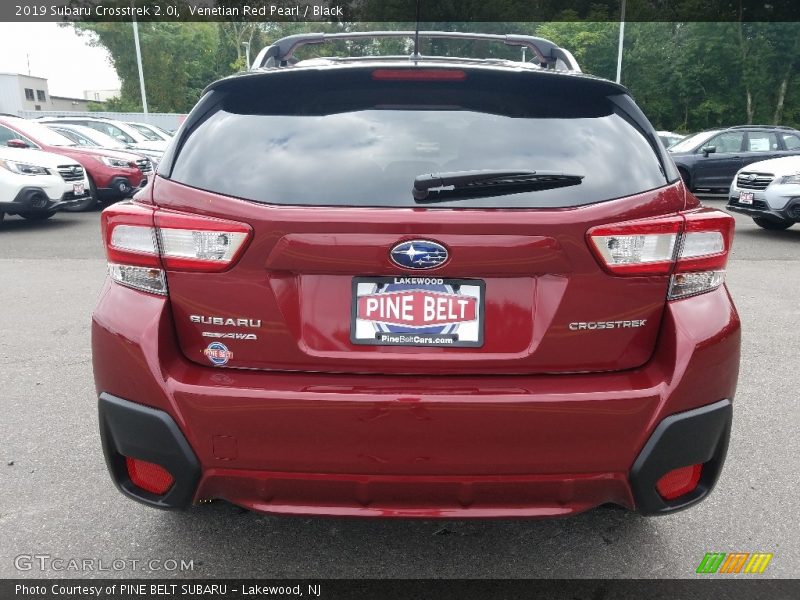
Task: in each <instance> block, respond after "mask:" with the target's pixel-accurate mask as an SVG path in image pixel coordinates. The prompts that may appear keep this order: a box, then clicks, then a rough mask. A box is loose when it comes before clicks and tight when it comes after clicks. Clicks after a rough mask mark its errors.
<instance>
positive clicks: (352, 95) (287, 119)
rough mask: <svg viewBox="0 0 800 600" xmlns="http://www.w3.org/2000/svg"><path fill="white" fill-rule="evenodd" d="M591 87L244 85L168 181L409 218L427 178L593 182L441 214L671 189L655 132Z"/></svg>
mask: <svg viewBox="0 0 800 600" xmlns="http://www.w3.org/2000/svg"><path fill="white" fill-rule="evenodd" d="M273 79H274V80H278V79H279V77H273ZM295 79H297V78H295ZM306 79H307V78H306ZM329 79H330V78H329ZM537 79H538V81H537ZM559 80H566V81H567V83H561V82H560V81H559ZM585 87H586V89H583V90H582V89H581V84H580V82H577V83H576V82H574V81H569V80H568V79H567V78H564V77H560V76H543V75H540V76H539V77H538V78H533V77H519V76H516V77H515V76H511V77H509V76H507V75H506V76H505V78H500V79H497V78H496V76H495V77H494V78H493V77H490V76H485V75H479V76H475V75H473V74H470V77H469V78H468V80H467V81H466V82H457V83H452V82H372V81H369V82H363V81H361V82H359V81H355V82H353V81H351V82H349V83H348V84H347V85H345V84H344V82H339V84H338V85H337V84H336V82H335V80H333V83H332V82H331V81H330V80H329V81H326V82H320V83H319V84H318V85H317V86H312V85H309V84H308V83H307V82H306V83H299V82H297V81H295V82H293V83H292V84H291V85H280V84H275V85H274V86H273V87H269V86H266V85H264V84H262V85H260V86H251V87H250V88H248V87H246V86H240V87H239V88H238V89H237V90H235V91H232V92H227V95H226V96H225V97H224V99H223V100H222V101H221V103H220V104H219V105H218V106H217V108H216V110H215V111H214V112H213V113H212V114H211V115H210V116H209V117H207V118H206V119H205V120H203V121H202V122H201V123H200V124H199V125H198V126H197V127H196V128H195V129H194V131H193V132H192V133H191V134H190V135H189V137H188V139H187V140H186V141H185V144H184V145H183V147H182V148H181V149H180V151H179V153H178V155H177V157H176V158H175V162H174V165H173V169H172V173H171V178H172V179H173V180H175V181H178V182H180V183H183V184H186V185H189V186H192V187H196V188H199V189H203V190H207V191H211V192H216V193H220V194H224V195H227V196H234V197H238V198H243V199H247V200H252V201H256V202H263V203H269V204H283V205H316V206H373V207H410V206H418V205H417V204H416V203H415V202H414V198H413V196H412V194H411V189H412V185H413V183H414V179H415V177H417V176H419V175H424V174H429V173H440V172H452V171H468V170H475V169H499V170H533V171H556V172H562V173H568V174H572V175H580V176H583V180H582V181H581V183H580V184H579V185H574V186H570V187H561V188H557V189H549V190H540V191H522V192H519V193H514V194H508V195H498V196H488V197H478V198H475V197H473V198H468V199H451V200H448V201H446V202H443V203H440V204H436V205H435V206H436V207H438V208H442V207H474V208H477V207H495V208H501V207H502V208H514V207H517V208H532V207H570V206H580V205H585V204H591V203H596V202H601V201H605V200H611V199H614V198H619V197H623V196H629V195H633V194H637V193H640V192H643V191H646V190H651V189H655V188H658V187H661V186H664V185H666V184H667V178H666V176H665V175H664V172H663V170H662V168H661V164H660V162H659V158H658V156H657V154H656V153H655V151H654V149H653V147H652V146H651V145H650V142H648V140H647V138H646V137H645V135H644V133H643V132H642V131H641V130H639V129H638V128H637V127H636V126H635V125H634V124H633V121H632V120H631V119H630V118H629V117H628V115H625V114H624V113H622V112H621V110H622V109H621V108H619V106H618V105H617V104H615V103H614V102H612V101H611V100H610V99H609V98H607V97H606V96H604V95H598V94H592V93H589V91H588V90H589V89H590V88H589V87H588V86H585Z"/></svg>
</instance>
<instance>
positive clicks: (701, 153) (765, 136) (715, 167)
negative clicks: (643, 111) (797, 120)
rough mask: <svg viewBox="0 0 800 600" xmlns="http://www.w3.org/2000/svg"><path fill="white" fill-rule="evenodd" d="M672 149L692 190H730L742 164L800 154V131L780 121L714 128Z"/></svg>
mask: <svg viewBox="0 0 800 600" xmlns="http://www.w3.org/2000/svg"><path fill="white" fill-rule="evenodd" d="M669 152H670V154H671V155H672V159H673V160H674V161H675V165H676V166H677V167H678V171H680V174H681V177H682V178H683V180H684V182H685V183H686V185H687V186H688V187H689V189H690V190H692V191H693V192H699V191H708V192H715V193H725V194H727V193H728V189H729V188H730V185H731V182H732V181H733V177H734V175H736V172H737V171H738V170H739V169H741V168H742V167H745V166H747V165H749V164H750V163H754V162H757V161H761V160H767V159H769V158H780V157H782V156H796V155H800V131H797V130H796V129H792V128H791V127H783V126H779V125H737V126H736V127H728V128H727V129H710V130H708V131H701V132H700V133H696V134H694V135H691V136H689V137H687V138H686V139H685V140H681V141H680V142H678V143H677V144H675V145H674V146H671V147H670V149H669Z"/></svg>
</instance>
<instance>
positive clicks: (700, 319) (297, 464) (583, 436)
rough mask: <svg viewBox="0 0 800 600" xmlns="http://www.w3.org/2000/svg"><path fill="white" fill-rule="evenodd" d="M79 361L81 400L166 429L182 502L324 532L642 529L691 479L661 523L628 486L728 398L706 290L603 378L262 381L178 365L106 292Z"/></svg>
mask: <svg viewBox="0 0 800 600" xmlns="http://www.w3.org/2000/svg"><path fill="white" fill-rule="evenodd" d="M587 335H588V334H587ZM93 355H94V371H95V381H96V386H97V390H98V393H104V394H108V395H111V396H114V397H117V398H119V399H124V400H125V401H129V402H132V403H135V404H137V405H145V406H148V407H152V408H155V409H158V410H159V411H163V413H165V414H166V415H167V416H168V417H171V419H172V420H174V422H175V423H176V424H177V429H179V430H180V431H181V432H182V434H183V436H185V440H186V441H187V442H188V446H189V447H190V448H191V452H192V453H193V454H194V456H195V457H196V462H197V465H198V475H197V479H199V481H195V480H191V481H190V482H189V483H186V486H190V488H191V489H188V490H184V496H185V497H186V498H192V499H193V500H194V501H198V500H201V499H207V498H224V499H226V500H229V501H231V502H234V503H236V504H239V505H242V506H246V507H249V508H253V509H256V510H261V511H265V512H274V513H290V514H325V515H364V516H373V515H375V516H415V517H471V516H474V517H510V516H528V517H539V516H559V515H566V514H570V513H574V512H579V511H582V510H586V509H589V508H591V507H594V506H597V505H600V504H604V503H608V502H613V503H616V504H620V505H623V506H626V507H628V508H636V509H639V510H642V512H647V513H654V512H668V511H671V510H675V509H677V508H682V507H684V506H686V505H688V504H691V503H693V502H695V501H697V500H699V499H701V498H702V497H704V496H705V494H706V493H707V492H708V490H710V488H711V487H712V486H713V483H714V481H715V480H716V476H717V475H718V474H719V469H718V468H716V471H715V472H714V473H712V472H711V471H712V469H711V468H709V469H708V471H709V473H710V474H709V475H708V476H707V477H706V481H705V483H704V485H705V488H706V489H705V491H704V493H702V494H699V493H698V495H697V497H694V498H693V497H689V498H688V500H687V499H684V500H685V501H679V502H675V503H671V504H670V503H667V504H665V503H661V504H662V505H663V506H661V505H659V500H658V498H656V499H655V500H654V499H653V497H652V495H648V493H647V491H646V489H647V488H650V487H652V485H651V483H648V484H647V485H645V486H644V488H643V487H642V485H641V484H640V485H638V487H637V485H633V486H632V485H631V469H632V467H633V465H634V462H635V461H636V460H637V457H639V456H640V453H642V449H643V448H644V447H645V444H646V443H647V442H648V440H649V439H650V438H651V436H652V435H653V432H654V430H655V428H656V426H657V425H658V424H659V423H661V422H662V421H663V420H664V419H665V417H667V416H669V415H673V414H675V413H683V412H684V411H691V410H692V409H696V408H698V407H703V406H706V405H710V404H712V403H716V402H719V401H720V400H723V399H732V398H733V396H734V392H735V387H736V379H737V374H738V366H739V320H738V316H737V314H736V311H735V309H734V308H733V305H732V303H731V301H730V298H729V296H728V294H727V291H726V290H725V289H724V288H723V289H719V290H716V291H714V292H711V293H707V294H704V295H701V296H697V297H694V298H689V299H686V300H682V301H678V302H673V303H671V304H670V305H669V306H668V307H667V310H666V311H665V316H664V323H663V325H662V330H661V336H660V340H659V344H658V347H657V349H656V352H655V354H654V356H653V358H652V359H651V360H650V361H649V362H648V364H647V365H646V366H644V367H642V368H639V369H635V370H630V371H624V372H617V373H596V374H576V375H538V376H496V375H495V376H484V377H478V376H442V377H416V376H415V377H412V376H378V375H375V376H369V375H347V374H309V373H269V372H258V371H246V370H238V369H219V368H212V367H202V366H198V365H196V364H194V363H191V362H189V361H187V360H186V359H185V358H184V357H183V356H182V355H181V353H180V350H179V349H178V346H177V342H176V340H175V335H174V326H173V323H172V319H171V313H170V310H169V307H168V302H167V301H166V300H164V299H161V298H157V297H153V296H148V295H146V294H142V293H140V292H136V291H133V290H130V289H127V288H123V287H120V286H118V285H113V284H109V285H107V286H106V288H105V289H104V292H103V294H102V296H101V299H100V302H99V305H98V307H97V309H96V311H95V314H94V323H93ZM729 408H730V407H729V405H728V406H727V413H726V414H727V415H728V416H727V417H726V418H727V419H728V421H727V423H728V425H715V426H714V427H713V428H712V429H713V432H712V430H708V431H709V432H710V433H709V434H708V435H705V434H704V435H700V436H697V435H693V436H692V437H700V438H704V437H708V438H710V437H712V436H716V438H717V439H713V440H710V441H708V443H707V444H705V445H704V449H703V450H702V451H701V450H698V452H699V454H697V459H698V460H699V461H706V460H709V461H710V462H709V463H708V464H712V462H713V461H717V462H718V463H719V465H718V467H720V468H721V461H722V459H723V458H724V451H725V446H726V442H727V435H728V429H727V427H729V418H730V417H729V412H730V411H729ZM101 412H102V401H101ZM687 414H689V413H687ZM720 418H722V417H720ZM720 423H721V422H720ZM104 427H105V426H104ZM112 429H113V427H105V431H106V434H105V437H106V444H105V448H106V453H107V458H109V465H110V466H111V467H112V475H114V478H115V481H116V482H117V484H118V485H120V487H121V488H122V490H123V491H124V492H125V493H126V494H128V495H130V496H132V497H135V498H137V499H139V500H143V501H146V502H149V503H151V504H156V505H160V506H166V507H170V503H169V502H167V503H164V502H161V503H159V502H158V499H153V498H148V497H146V495H142V494H138V493H137V492H136V490H135V489H132V488H131V487H130V486H129V485H127V484H129V483H130V482H126V481H125V474H124V472H122V471H120V470H119V469H115V468H114V464H119V463H115V462H114V460H115V459H114V456H113V455H114V454H115V452H117V450H118V447H117V446H115V444H114V439H113V438H114V435H115V434H113V432H112ZM702 431H706V430H702ZM120 436H122V434H120ZM672 437H673V438H674V437H675V436H672ZM723 437H724V439H723ZM108 440H111V441H108ZM671 443H674V442H671ZM687 443H688V442H687ZM121 444H122V443H121V442H120V445H121ZM651 445H652V444H651ZM681 445H683V444H681ZM689 445H691V444H689ZM701 445H703V444H701ZM661 450H662V454H663V451H664V448H663V444H662V448H661ZM701 454H702V455H703V456H702V457H700V455H701ZM108 455H111V456H108ZM712 457H713V461H712ZM140 458H143V459H147V458H148V457H147V456H142V457H140ZM176 464H177V463H176ZM665 464H667V463H664V461H663V460H662V461H660V462H659V465H660V466H659V467H658V468H665V467H664V465H665ZM687 464H688V463H687ZM673 466H682V465H677V464H676V465H673ZM179 468H180V467H175V469H179ZM188 468H189V467H187V469H188ZM645 470H647V469H645ZM651 471H652V469H651ZM646 475H647V477H646V479H647V481H650V479H652V477H657V476H659V474H658V473H656V474H654V473H652V472H649V473H646ZM712 475H713V477H712ZM648 478H649V479H648ZM189 479H191V478H188V479H187V481H188V480H189ZM634 483H636V482H634ZM642 489H645V491H642ZM637 490H638V491H637ZM653 493H654V492H653ZM182 504H183V502H175V503H173V504H172V505H173V506H180V505H182Z"/></svg>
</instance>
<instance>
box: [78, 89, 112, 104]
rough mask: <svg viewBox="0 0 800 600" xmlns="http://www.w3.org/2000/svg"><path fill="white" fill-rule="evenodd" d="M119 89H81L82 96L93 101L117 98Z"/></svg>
mask: <svg viewBox="0 0 800 600" xmlns="http://www.w3.org/2000/svg"><path fill="white" fill-rule="evenodd" d="M120 93H121V92H120V90H119V88H117V89H116V90H83V97H84V99H86V100H92V101H94V102H105V101H106V100H111V99H112V98H119V95H120Z"/></svg>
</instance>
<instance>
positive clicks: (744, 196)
mask: <svg viewBox="0 0 800 600" xmlns="http://www.w3.org/2000/svg"><path fill="white" fill-rule="evenodd" d="M753 196H754V194H753V192H739V204H748V205H751V206H752V204H753Z"/></svg>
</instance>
